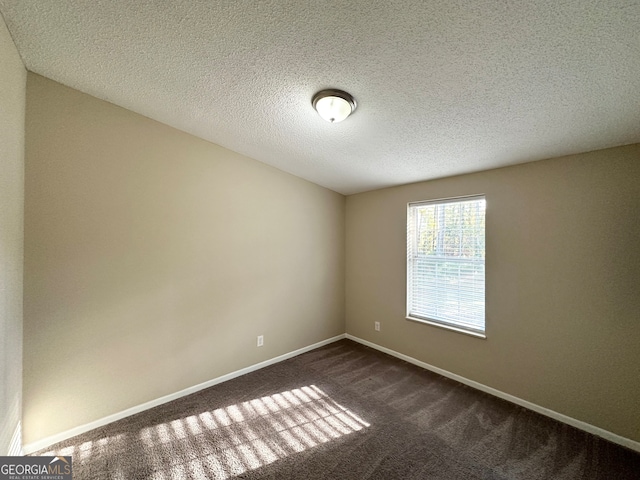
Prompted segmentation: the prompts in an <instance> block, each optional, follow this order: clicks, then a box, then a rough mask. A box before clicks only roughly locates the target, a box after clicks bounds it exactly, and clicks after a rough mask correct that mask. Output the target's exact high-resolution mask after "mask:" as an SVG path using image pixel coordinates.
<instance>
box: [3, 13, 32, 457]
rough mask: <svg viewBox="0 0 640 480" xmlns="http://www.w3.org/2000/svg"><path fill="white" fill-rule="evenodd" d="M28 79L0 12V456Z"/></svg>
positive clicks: (13, 345) (10, 426)
mask: <svg viewBox="0 0 640 480" xmlns="http://www.w3.org/2000/svg"><path fill="white" fill-rule="evenodd" d="M26 78H27V72H26V70H25V69H24V66H23V65H22V60H21V59H20V56H19V55H18V51H17V50H16V47H15V45H14V44H13V41H12V40H11V36H10V35H9V31H8V30H7V27H6V25H5V23H4V20H3V19H2V17H1V16H0V455H6V454H7V453H8V452H9V444H10V442H11V438H12V436H13V434H14V432H15V431H16V428H17V427H18V424H19V422H20V415H21V413H20V410H21V402H22V252H23V246H22V239H23V235H22V232H23V204H24V102H25V88H26ZM13 453H15V452H13Z"/></svg>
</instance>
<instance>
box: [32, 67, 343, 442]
mask: <svg viewBox="0 0 640 480" xmlns="http://www.w3.org/2000/svg"><path fill="white" fill-rule="evenodd" d="M26 135H27V150H26V197H25V325H24V335H25V336H24V349H25V364H24V369H25V384H24V419H25V420H24V439H25V442H26V443H29V442H34V441H36V440H39V439H42V438H43V437H47V436H49V435H52V434H56V433H60V432H62V431H64V430H67V429H69V428H72V427H75V426H78V425H82V424H85V423H87V422H90V421H93V420H96V419H100V418H102V417H104V416H106V415H109V414H113V413H116V412H119V411H122V410H123V409H126V408H128V407H132V406H135V405H138V404H140V403H143V402H146V401H149V400H153V399H156V398H158V397H160V396H163V395H167V394H170V393H173V392H176V391H179V390H181V389H184V388H187V387H190V386H193V385H196V384H198V383H201V382H204V381H207V380H210V379H212V378H215V377H218V376H220V375H223V374H226V373H229V372H232V371H235V370H237V369H240V368H243V367H246V366H249V365H252V364H255V363H257V362H260V361H263V360H266V359H270V358H273V357H275V356H277V355H280V354H283V353H287V352H290V351H292V350H295V349H298V348H301V347H304V346H307V345H310V344H313V343H315V342H318V341H321V340H324V339H327V338H330V337H332V336H335V335H339V334H341V333H344V205H345V199H344V197H343V196H341V195H339V194H337V193H334V192H331V191H329V190H326V189H324V188H321V187H319V186H317V185H314V184H311V183H309V182H306V181H304V180H301V179H299V178H296V177H293V176H291V175H288V174H285V173H283V172H281V171H279V170H276V169H274V168H272V167H269V166H267V165H264V164H262V163H259V162H256V161H254V160H250V159H248V158H246V157H243V156H241V155H239V154H236V153H233V152H231V151H229V150H226V149H224V148H221V147H219V146H216V145H213V144H211V143H208V142H205V141H203V140H200V139H197V138H195V137H193V136H190V135H188V134H185V133H183V132H180V131H178V130H175V129H172V128H170V127H167V126H165V125H163V124H160V123H157V122H155V121H152V120H149V119H148V118H145V117H142V116H140V115H137V114H134V113H132V112H130V111H127V110H125V109H123V108H119V107H116V106H114V105H112V104H109V103H106V102H103V101H100V100H97V99H96V98H93V97H91V96H88V95H85V94H82V93H80V92H78V91H76V90H73V89H70V88H66V87H64V86H62V85H60V84H57V83H55V82H53V81H51V80H48V79H45V78H43V77H40V76H38V75H35V74H31V73H30V74H29V76H28V86H27V128H26ZM259 334H262V335H264V339H265V346H264V347H262V348H256V336H257V335H259Z"/></svg>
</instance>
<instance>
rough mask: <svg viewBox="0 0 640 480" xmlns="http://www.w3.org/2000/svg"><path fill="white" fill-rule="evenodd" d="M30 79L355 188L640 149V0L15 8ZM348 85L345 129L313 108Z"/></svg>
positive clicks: (10, 10)
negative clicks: (352, 102) (315, 99)
mask: <svg viewBox="0 0 640 480" xmlns="http://www.w3.org/2000/svg"><path fill="white" fill-rule="evenodd" d="M0 12H1V13H2V14H3V16H4V18H5V21H6V23H7V25H8V27H9V30H10V32H11V34H12V35H13V38H14V40H15V42H16V45H17V47H18V50H19V51H20V54H21V55H22V57H23V59H24V62H25V64H26V66H27V68H28V69H29V70H31V71H33V72H36V73H39V74H41V75H44V76H46V77H49V78H52V79H54V80H57V81H58V82H61V83H63V84H65V85H69V86H71V87H74V88H76V89H78V90H81V91H83V92H87V93H89V94H91V95H94V96H96V97H99V98H102V99H104V100H108V101H110V102H113V103H115V104H117V105H121V106H123V107H126V108H128V109H130V110H133V111H135V112H138V113H141V114H143V115H146V116H148V117H151V118H153V119H156V120H159V121H161V122H164V123H166V124H169V125H172V126H174V127H176V128H179V129H181V130H184V131H186V132H190V133H192V134H194V135H197V136H199V137H202V138H204V139H207V140H210V141H212V142H214V143H217V144H220V145H223V146H225V147H227V148H230V149H232V150H235V151H237V152H240V153H243V154H245V155H247V156H249V157H252V158H255V159H257V160H260V161H262V162H265V163H268V164H271V165H273V166H275V167H277V168H280V169H282V170H284V171H287V172H290V173H292V174H294V175H297V176H300V177H303V178H306V179H308V180H311V181H312V182H315V183H318V184H320V185H323V186H325V187H328V188H331V189H333V190H335V191H338V192H341V193H344V194H350V193H355V192H360V191H365V190H370V189H374V188H379V187H385V186H390V185H398V184H403V183H409V182H415V181H420V180H426V179H431V178H438V177H443V176H449V175H455V174H459V173H466V172H472V171H478V170H484V169H488V168H493V167H498V166H504V165H510V164H514V163H521V162H526V161H531V160H538V159H543V158H549V157H555V156H559V155H564V154H570V153H578V152H584V151H590V150H596V149H600V148H606V147H611V146H616V145H623V144H628V143H635V142H640V33H639V32H640V0H620V1H619V0H604V1H603V0H533V1H532V0H522V1H515V0H494V1H492V0H477V1H468V0H442V1H436V0H415V1H410V0H402V1H401V0H395V1H394V0H384V1H377V0H353V1H349V2H346V1H338V0H333V1H321V0H315V1H301V0H280V1H275V0H271V1H231V0H228V1H215V2H214V1H210V0H198V1H194V0H179V1H168V0H165V1H160V0H157V1H136V0H92V1H84V0H76V1H64V2H61V1H58V0H0ZM327 87H335V88H340V89H343V90H347V91H348V92H350V93H351V94H353V95H354V96H355V97H356V99H357V101H358V109H357V110H356V112H355V114H354V115H353V116H351V117H350V118H348V119H347V120H345V121H344V122H342V123H340V124H336V125H331V124H329V123H326V122H325V121H323V120H322V119H321V118H320V117H319V116H318V115H317V114H316V113H315V112H314V110H313V109H312V107H311V97H312V96H313V94H314V93H315V92H316V91H317V90H320V89H322V88H327Z"/></svg>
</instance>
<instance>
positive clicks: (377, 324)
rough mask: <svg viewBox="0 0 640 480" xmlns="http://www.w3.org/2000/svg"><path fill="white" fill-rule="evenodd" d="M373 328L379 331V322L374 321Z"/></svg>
mask: <svg viewBox="0 0 640 480" xmlns="http://www.w3.org/2000/svg"><path fill="white" fill-rule="evenodd" d="M373 328H375V329H376V332H379V331H380V322H375V323H374V324H373Z"/></svg>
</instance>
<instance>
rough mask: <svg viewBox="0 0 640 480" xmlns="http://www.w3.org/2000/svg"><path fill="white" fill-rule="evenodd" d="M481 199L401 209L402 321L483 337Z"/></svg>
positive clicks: (411, 205)
mask: <svg viewBox="0 0 640 480" xmlns="http://www.w3.org/2000/svg"><path fill="white" fill-rule="evenodd" d="M485 209H486V202H485V198H484V197H465V198H458V199H448V200H438V201H433V202H416V203H410V204H409V205H408V207H407V317H408V318H410V319H415V320H426V321H429V322H435V323H439V324H444V325H448V326H452V327H455V328H457V329H462V330H465V331H469V332H475V333H483V332H484V330H485V328H484V326H485V322H484V258H485Z"/></svg>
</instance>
